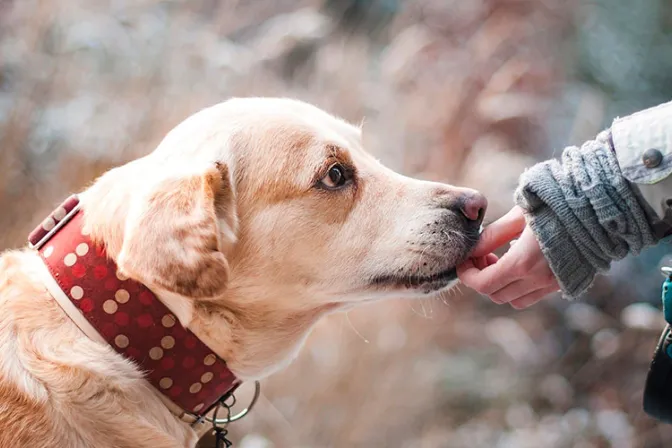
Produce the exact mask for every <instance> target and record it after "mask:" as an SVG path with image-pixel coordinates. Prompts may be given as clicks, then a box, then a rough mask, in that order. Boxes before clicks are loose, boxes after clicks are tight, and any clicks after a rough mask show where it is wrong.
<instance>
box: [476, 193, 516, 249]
mask: <svg viewBox="0 0 672 448" xmlns="http://www.w3.org/2000/svg"><path fill="white" fill-rule="evenodd" d="M524 229H525V216H523V210H522V209H521V208H520V207H518V206H516V207H513V208H512V209H511V210H509V212H508V213H507V214H506V215H504V216H502V217H501V218H499V219H498V220H497V221H495V222H493V223H492V224H490V225H489V226H487V227H486V228H485V230H484V231H483V233H481V237H480V240H479V242H478V244H477V245H476V248H475V249H474V251H473V252H472V253H471V257H482V256H484V255H487V254H489V253H491V252H493V251H494V250H495V249H497V248H498V247H501V246H503V245H504V244H506V243H508V242H509V241H511V240H512V239H514V238H516V237H518V236H519V235H520V234H521V233H522V232H523V230H524Z"/></svg>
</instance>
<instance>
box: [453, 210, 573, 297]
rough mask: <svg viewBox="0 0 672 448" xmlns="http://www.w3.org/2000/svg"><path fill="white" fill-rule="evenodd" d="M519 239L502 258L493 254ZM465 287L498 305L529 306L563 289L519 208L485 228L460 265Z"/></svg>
mask: <svg viewBox="0 0 672 448" xmlns="http://www.w3.org/2000/svg"><path fill="white" fill-rule="evenodd" d="M515 238H518V240H517V241H516V242H515V243H514V244H512V246H511V248H510V249H509V250H508V252H506V253H505V254H504V255H503V256H502V257H501V258H497V256H496V255H495V254H493V253H492V251H494V250H495V249H497V248H498V247H501V246H503V245H504V244H506V243H509V242H512V241H513V240H514V239H515ZM457 275H458V277H459V278H460V280H461V281H462V283H463V284H465V285H466V286H468V287H470V288H473V289H475V290H476V291H478V292H479V293H481V294H485V295H487V296H489V297H490V299H491V300H492V301H493V302H495V303H498V304H503V303H509V304H510V305H511V306H512V307H513V308H515V309H523V308H527V307H528V306H530V305H533V304H535V303H537V302H538V301H539V300H541V299H542V298H544V297H545V296H546V295H548V294H550V293H552V292H555V291H557V290H559V289H560V286H559V285H558V280H557V279H556V278H555V275H553V272H552V271H551V268H550V267H549V266H548V262H547V261H546V258H544V254H543V253H542V252H541V248H540V247H539V243H537V240H536V238H535V237H534V233H533V232H532V229H530V227H529V226H527V224H526V223H525V217H524V216H523V211H522V209H521V208H520V207H517V206H516V207H514V208H512V209H511V210H510V211H509V212H508V213H507V214H506V215H504V216H503V217H502V218H500V219H498V220H497V221H495V222H493V223H492V224H490V225H489V226H488V227H486V228H485V230H484V231H483V233H482V234H481V240H480V241H479V243H478V244H477V245H476V248H475V249H474V252H473V253H472V255H471V258H470V259H469V260H467V261H466V262H464V263H463V264H462V265H461V266H458V268H457Z"/></svg>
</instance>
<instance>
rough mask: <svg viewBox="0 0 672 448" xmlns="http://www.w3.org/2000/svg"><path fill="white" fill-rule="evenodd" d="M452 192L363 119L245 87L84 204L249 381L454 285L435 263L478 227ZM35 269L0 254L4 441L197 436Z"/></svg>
mask: <svg viewBox="0 0 672 448" xmlns="http://www.w3.org/2000/svg"><path fill="white" fill-rule="evenodd" d="M335 163H338V164H341V165H342V166H344V167H345V168H346V172H348V171H351V172H352V173H353V179H352V181H351V182H348V183H347V184H346V185H345V186H343V187H342V188H340V189H337V190H331V189H329V188H326V187H325V186H324V184H322V183H320V179H323V178H325V176H327V179H328V171H329V168H330V167H331V166H333V165H334V164H335ZM327 183H328V181H327ZM465 194H472V193H470V191H468V190H464V189H458V188H455V187H451V186H448V185H443V184H438V183H432V182H424V181H419V180H414V179H410V178H407V177H404V176H401V175H399V174H397V173H394V172H393V171H391V170H389V169H387V168H385V167H384V166H382V165H381V164H380V163H379V162H378V161H376V160H375V159H374V158H373V157H371V156H370V155H368V154H367V153H366V152H365V151H364V150H363V148H362V141H361V132H360V129H359V128H357V127H354V126H351V125H349V124H347V123H346V122H344V121H342V120H340V119H337V118H335V117H333V116H331V115H329V114H327V113H325V112H323V111H321V110H319V109H317V108H315V107H312V106H310V105H307V104H305V103H301V102H298V101H293V100H287V99H261V98H255V99H233V100H229V101H227V102H225V103H222V104H219V105H216V106H214V107H211V108H208V109H205V110H203V111H201V112H199V113H197V114H195V115H194V116H192V117H190V118H189V119H187V120H186V121H184V122H183V123H182V124H180V125H179V126H178V127H176V128H175V129H174V130H173V131H171V132H170V133H169V134H168V135H167V137H166V138H165V139H164V141H163V142H162V143H161V144H160V145H159V147H158V148H157V149H156V150H155V151H154V152H152V153H151V154H150V155H148V156H146V157H144V158H141V159H138V160H135V161H133V162H131V163H128V164H127V165H124V166H122V167H119V168H116V169H113V170H111V171H109V172H108V173H106V174H104V175H103V176H102V177H101V178H100V179H98V180H97V181H96V182H95V183H94V184H93V185H92V186H91V187H90V188H88V189H87V190H85V191H84V192H83V193H82V194H81V195H80V197H81V200H82V205H83V207H84V210H85V212H86V213H85V216H86V224H85V227H86V229H87V230H88V231H89V232H90V233H91V235H92V237H93V238H94V240H95V241H97V242H98V243H99V244H102V245H104V246H105V247H106V248H107V251H108V253H109V256H110V257H112V258H113V259H114V260H115V261H116V263H117V264H118V266H119V269H120V270H121V271H122V272H124V273H125V274H127V275H128V276H130V277H131V278H133V279H135V280H137V281H140V282H142V283H144V284H145V285H147V286H148V287H150V288H151V289H152V290H153V291H154V292H155V293H156V294H157V296H158V297H159V298H160V299H161V300H162V301H163V302H164V303H165V304H166V306H168V307H169V308H170V309H171V310H172V311H173V312H174V313H175V314H176V315H177V316H178V318H179V320H180V322H181V323H182V325H184V326H187V327H188V328H190V329H191V330H192V331H193V332H194V333H195V334H196V335H197V336H198V337H199V338H201V339H202V340H203V341H204V342H205V343H206V344H207V345H209V346H210V347H211V348H212V349H213V350H215V351H216V352H217V353H218V354H219V356H221V357H222V358H223V359H224V360H226V362H227V364H228V366H229V368H230V369H231V371H232V372H233V373H234V374H235V375H237V376H238V378H240V379H242V380H253V379H259V378H262V377H265V376H267V375H270V374H271V373H273V372H274V371H276V370H278V369H280V368H282V367H283V366H285V365H286V364H288V363H289V362H290V361H291V360H292V359H293V358H294V357H295V356H296V354H297V351H298V350H299V348H300V346H301V345H302V343H303V341H304V340H305V338H306V336H307V335H308V333H309V332H310V329H311V327H312V326H313V324H314V323H315V322H316V321H317V320H318V319H320V318H321V317H322V316H325V315H326V314H328V313H332V312H334V311H339V310H343V309H347V308H348V307H351V306H354V305H356V304H358V303H362V302H364V301H370V300H375V299H380V298H384V297H389V296H394V297H409V298H413V297H418V296H421V295H423V294H428V293H434V292H436V291H439V290H441V289H445V288H447V287H449V286H450V284H452V278H449V277H448V276H443V275H439V276H437V274H438V273H440V272H445V271H446V270H448V269H450V268H452V267H454V266H455V265H456V264H457V263H458V262H460V261H461V260H462V259H464V257H465V256H466V255H467V253H468V252H469V250H471V248H472V247H473V244H474V242H475V240H476V239H477V235H478V226H475V227H474V226H473V225H472V224H473V223H470V222H469V221H468V220H465V218H464V216H462V215H461V213H460V211H459V207H460V201H461V198H462V197H463V196H464V195H465ZM27 230H28V229H27ZM44 272H45V268H44V266H43V264H42V262H41V261H40V260H39V258H38V256H37V255H36V254H35V253H34V252H32V251H29V250H21V251H11V252H6V253H4V254H3V255H2V257H1V258H0V447H12V448H14V447H36V446H58V447H96V448H104V447H117V448H119V447H134V448H137V447H152V448H157V447H190V446H193V445H194V444H195V442H196V435H195V433H194V432H193V430H192V429H191V428H190V427H189V426H188V425H186V424H184V423H182V422H181V421H179V420H178V419H177V418H176V417H174V416H173V415H172V414H171V413H170V412H169V411H168V409H167V408H166V407H165V406H164V404H163V403H162V402H161V401H160V399H159V398H158V395H157V392H156V391H155V390H154V389H153V388H152V387H151V386H150V385H149V384H148V383H147V382H146V381H145V380H144V379H143V377H142V374H141V373H140V371H139V370H138V369H137V368H136V367H135V366H134V365H133V364H131V363H130V362H128V361H126V360H125V359H124V358H123V357H121V356H120V355H118V354H117V353H116V352H115V351H114V350H113V349H112V348H111V347H109V346H104V345H101V344H99V343H97V342H94V341H92V340H90V339H88V338H87V337H85V336H84V335H83V334H82V333H81V332H80V330H79V329H78V328H77V327H76V326H75V325H74V324H73V322H72V321H71V320H70V319H69V318H68V317H67V316H66V315H65V314H64V312H63V311H62V310H61V308H60V307H59V305H58V304H57V303H56V302H55V301H54V299H52V297H51V296H50V295H49V294H48V293H47V291H46V290H45V287H44V286H43V283H42V281H41V280H40V279H41V275H44ZM432 276H434V277H432ZM425 277H426V278H425Z"/></svg>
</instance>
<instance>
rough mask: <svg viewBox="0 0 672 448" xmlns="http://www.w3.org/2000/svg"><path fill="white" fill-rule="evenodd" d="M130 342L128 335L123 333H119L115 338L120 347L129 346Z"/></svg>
mask: <svg viewBox="0 0 672 448" xmlns="http://www.w3.org/2000/svg"><path fill="white" fill-rule="evenodd" d="M129 342H130V341H129V340H128V337H127V336H126V335H123V334H118V335H117V336H116V337H115V338H114V343H115V344H116V346H117V347H119V348H126V347H128V344H129Z"/></svg>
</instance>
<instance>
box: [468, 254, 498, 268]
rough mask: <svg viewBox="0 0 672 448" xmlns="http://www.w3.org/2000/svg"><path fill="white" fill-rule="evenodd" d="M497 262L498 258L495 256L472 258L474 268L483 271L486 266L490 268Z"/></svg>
mask: <svg viewBox="0 0 672 448" xmlns="http://www.w3.org/2000/svg"><path fill="white" fill-rule="evenodd" d="M497 260H499V257H498V256H497V255H495V254H488V255H486V256H484V257H479V258H474V259H473V262H474V266H476V267H477V268H478V269H480V270H483V269H485V268H487V267H488V266H491V265H493V264H495V263H497Z"/></svg>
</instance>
